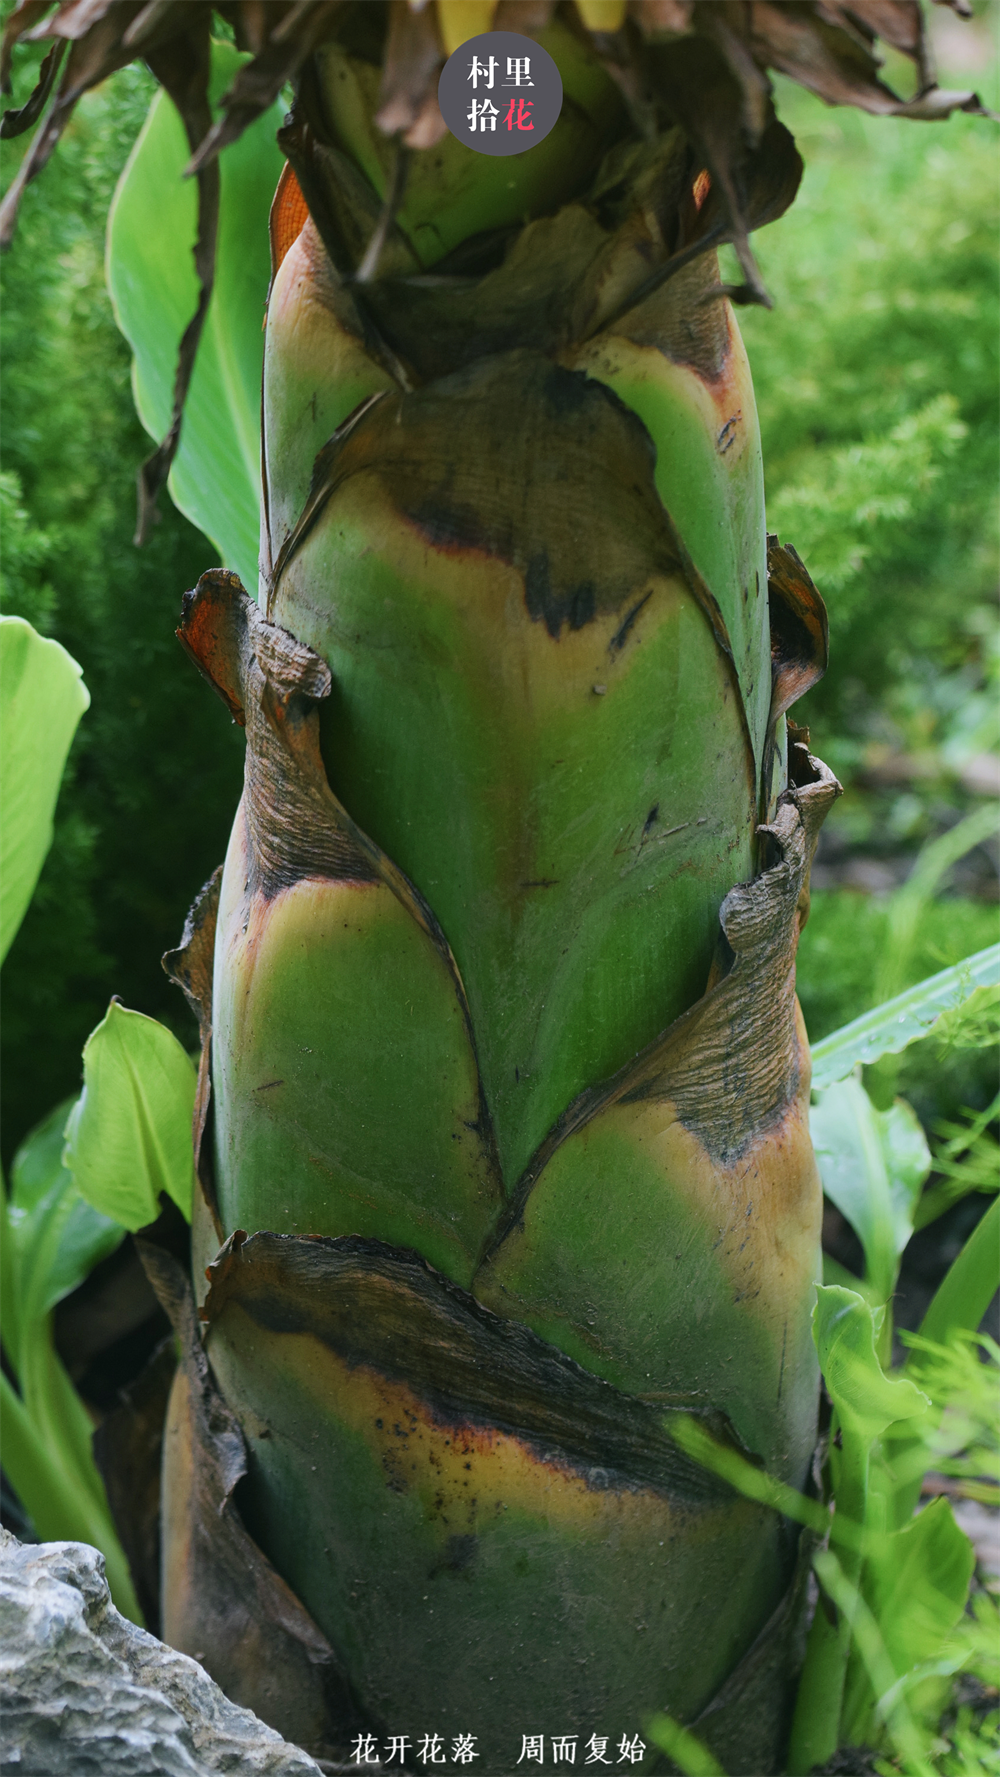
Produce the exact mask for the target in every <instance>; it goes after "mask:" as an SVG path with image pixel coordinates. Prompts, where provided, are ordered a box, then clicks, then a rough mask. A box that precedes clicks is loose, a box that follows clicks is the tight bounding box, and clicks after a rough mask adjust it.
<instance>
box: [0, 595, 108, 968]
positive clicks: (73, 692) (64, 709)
mask: <svg viewBox="0 0 1000 1777" xmlns="http://www.w3.org/2000/svg"><path fill="white" fill-rule="evenodd" d="M89 703H90V694H89V692H88V690H87V687H86V685H85V684H84V683H83V679H82V677H81V669H80V667H79V666H77V663H76V661H75V660H73V659H72V658H71V656H70V655H69V654H67V652H66V650H65V648H61V647H60V645H59V643H58V642H53V641H48V640H47V639H46V638H45V637H43V636H40V635H38V634H37V632H36V631H35V630H33V629H32V627H31V624H30V623H26V622H25V620H24V618H23V617H0V807H2V819H0V962H2V961H3V959H4V957H5V956H6V955H7V952H8V950H9V949H10V946H11V944H12V942H13V940H14V936H15V933H16V932H17V928H18V926H19V925H20V923H21V921H22V919H23V918H24V915H25V913H26V912H27V910H28V903H29V901H30V900H31V897H32V895H33V894H34V891H35V884H36V882H37V881H38V875H39V871H40V870H41V868H42V865H43V863H44V862H45V855H46V853H47V851H48V849H49V846H50V845H51V844H52V816H53V812H54V810H55V806H56V797H57V796H58V794H59V784H60V781H61V779H62V774H63V766H64V765H65V763H66V754H67V753H68V752H69V746H70V741H71V740H72V739H73V735H74V734H75V732H76V725H77V723H78V722H79V720H80V717H81V716H82V715H83V712H84V710H85V709H86V708H87V706H88V704H89Z"/></svg>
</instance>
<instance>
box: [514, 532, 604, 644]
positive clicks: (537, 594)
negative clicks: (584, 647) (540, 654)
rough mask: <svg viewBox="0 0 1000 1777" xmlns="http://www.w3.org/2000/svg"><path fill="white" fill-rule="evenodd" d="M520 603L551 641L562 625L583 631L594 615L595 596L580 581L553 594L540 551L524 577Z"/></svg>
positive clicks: (590, 585) (587, 584)
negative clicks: (543, 625) (525, 607)
mask: <svg viewBox="0 0 1000 1777" xmlns="http://www.w3.org/2000/svg"><path fill="white" fill-rule="evenodd" d="M524 602H525V604H526V605H527V607H528V615H529V616H530V617H531V619H532V621H533V622H534V623H539V622H544V624H545V627H546V629H547V630H548V632H549V635H550V636H551V637H552V639H553V641H556V642H557V641H558V640H559V636H560V634H561V632H562V627H563V624H564V623H568V624H569V627H570V629H583V627H584V625H585V624H587V623H593V621H594V617H595V616H596V614H597V594H596V591H595V588H594V582H593V581H592V580H584V581H581V582H580V583H579V584H578V585H576V586H571V587H569V588H567V590H566V591H564V592H553V590H552V576H551V573H550V571H549V558H548V555H547V553H546V552H545V551H544V550H540V551H539V552H538V554H536V555H533V556H532V557H531V560H530V561H529V563H528V565H527V568H526V569H525V573H524Z"/></svg>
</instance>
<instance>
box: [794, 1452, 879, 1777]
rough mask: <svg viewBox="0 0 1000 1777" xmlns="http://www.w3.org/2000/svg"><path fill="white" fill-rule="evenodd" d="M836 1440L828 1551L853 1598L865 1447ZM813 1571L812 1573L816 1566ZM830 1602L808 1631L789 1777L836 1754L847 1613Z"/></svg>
mask: <svg viewBox="0 0 1000 1777" xmlns="http://www.w3.org/2000/svg"><path fill="white" fill-rule="evenodd" d="M842 1437H843V1448H842V1450H841V1451H840V1463H839V1475H838V1479H837V1488H836V1500H837V1505H836V1510H835V1512H834V1515H833V1523H832V1526H831V1529H830V1547H831V1549H833V1550H834V1551H835V1552H836V1556H837V1565H838V1571H839V1572H841V1573H843V1575H844V1577H845V1579H846V1580H847V1583H848V1584H849V1585H850V1586H851V1588H852V1589H853V1591H854V1592H856V1591H857V1588H858V1583H859V1581H860V1578H861V1567H862V1562H863V1559H864V1557H863V1553H862V1544H861V1538H860V1536H859V1534H858V1532H859V1530H860V1529H861V1528H862V1527H863V1526H864V1522H865V1512H866V1507H867V1503H868V1466H869V1455H870V1449H871V1446H870V1444H868V1443H864V1442H862V1441H861V1440H860V1439H859V1438H858V1437H857V1435H856V1434H855V1435H852V1434H851V1433H850V1432H848V1431H847V1430H844V1431H843V1433H842ZM816 1565H817V1568H818V1562H817V1564H816ZM833 1602H834V1605H835V1608H836V1616H835V1619H834V1620H833V1621H832V1622H831V1620H830V1618H829V1616H828V1615H827V1612H826V1609H825V1607H824V1603H823V1599H822V1597H821V1598H820V1599H819V1600H818V1601H817V1604H816V1614H815V1616H814V1617H813V1620H812V1626H811V1628H810V1630H809V1639H808V1642H807V1644H806V1658H805V1664H804V1666H803V1668H802V1677H801V1679H800V1681H799V1689H798V1695H797V1697H796V1699H795V1715H794V1717H793V1720H792V1732H791V1739H790V1742H789V1748H788V1770H789V1772H790V1774H791V1777H805V1773H807V1772H808V1771H811V1770H812V1769H813V1766H814V1765H825V1764H826V1762H827V1760H828V1759H830V1758H832V1757H833V1754H834V1753H835V1752H836V1750H837V1743H838V1739H839V1734H840V1716H841V1710H842V1708H843V1701H844V1681H845V1678H846V1676H847V1660H848V1655H849V1654H850V1651H851V1624H852V1613H851V1612H850V1611H846V1610H843V1609H840V1608H839V1607H837V1606H836V1600H834V1601H833Z"/></svg>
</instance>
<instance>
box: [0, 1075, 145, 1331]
mask: <svg viewBox="0 0 1000 1777" xmlns="http://www.w3.org/2000/svg"><path fill="white" fill-rule="evenodd" d="M72 1104H73V1100H72V1099H67V1100H66V1102H65V1103H64V1104H61V1105H57V1106H56V1108H55V1110H54V1111H50V1112H49V1115H48V1116H47V1117H46V1118H45V1119H44V1121H43V1122H41V1123H39V1125H38V1127H37V1128H36V1129H34V1130H32V1132H31V1134H30V1135H29V1136H28V1137H27V1139H26V1140H25V1142H24V1143H23V1145H22V1147H21V1148H19V1149H18V1152H17V1154H16V1155H15V1156H14V1164H13V1167H12V1170H11V1192H10V1203H9V1210H8V1226H7V1231H6V1235H5V1238H7V1239H8V1240H9V1241H10V1244H11V1248H12V1253H13V1272H14V1277H13V1291H14V1299H15V1302H16V1304H17V1317H18V1321H19V1323H20V1330H23V1328H24V1327H25V1326H26V1325H28V1324H30V1323H31V1322H33V1321H35V1320H40V1319H43V1318H44V1317H45V1316H46V1315H47V1314H49V1313H50V1312H51V1310H52V1309H53V1308H54V1307H55V1306H56V1303H57V1302H61V1301H62V1300H63V1297H64V1296H68V1295H70V1294H71V1292H72V1291H73V1290H75V1289H76V1288H78V1286H79V1285H80V1284H81V1283H83V1281H84V1279H85V1278H86V1277H89V1275H90V1273H91V1271H92V1270H93V1269H94V1266H95V1265H97V1264H99V1263H100V1261H101V1260H102V1259H106V1258H107V1257H108V1255H109V1253H113V1252H114V1251H115V1249H116V1247H118V1246H120V1244H121V1242H122V1240H123V1239H124V1236H125V1229H124V1228H123V1227H122V1226H121V1225H120V1223H118V1222H116V1221H113V1220H112V1219H111V1218H110V1217H109V1216H106V1215H102V1214H101V1212H100V1211H99V1210H97V1209H94V1208H93V1207H92V1206H91V1204H89V1203H86V1202H84V1199H83V1198H82V1197H81V1195H80V1193H79V1191H78V1189H77V1187H76V1185H75V1184H74V1182H73V1177H72V1174H71V1173H69V1172H67V1170H66V1168H65V1166H64V1165H63V1163H62V1147H63V1127H64V1125H65V1122H66V1116H67V1113H68V1112H69V1110H70V1109H71V1107H72Z"/></svg>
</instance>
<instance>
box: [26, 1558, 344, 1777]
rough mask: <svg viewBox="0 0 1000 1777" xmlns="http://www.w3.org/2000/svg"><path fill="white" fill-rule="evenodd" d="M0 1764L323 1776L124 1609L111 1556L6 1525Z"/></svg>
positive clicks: (174, 1774) (55, 1775)
mask: <svg viewBox="0 0 1000 1777" xmlns="http://www.w3.org/2000/svg"><path fill="white" fill-rule="evenodd" d="M0 1767H2V1768H3V1769H4V1770H5V1771H10V1772H12V1773H15V1772H16V1773H17V1774H18V1777H22V1774H23V1777H89V1773H93V1774H94V1777H209V1774H210V1773H211V1774H214V1773H216V1772H231V1773H234V1774H237V1773H238V1774H239V1777H320V1771H321V1767H320V1766H319V1765H317V1764H316V1763H315V1761H314V1760H313V1759H311V1758H310V1757H309V1756H308V1754H307V1753H305V1752H302V1751H301V1750H300V1749H299V1748H298V1747H297V1746H290V1745H289V1743H288V1741H287V1740H282V1739H281V1737H280V1735H278V1734H276V1733H274V1731H273V1730H272V1729H271V1728H267V1727H265V1726H264V1723H263V1722H261V1721H258V1719H257V1717H256V1716H255V1715H252V1714H251V1712H250V1710H249V1709H238V1708H237V1707H236V1705H235V1704H234V1703H230V1702H229V1700H228V1698H226V1697H224V1696H223V1694H222V1692H221V1691H220V1689H219V1687H218V1685H217V1684H214V1683H213V1681H212V1679H210V1678H209V1676H208V1674H207V1673H206V1672H203V1671H202V1669H201V1667H200V1666H199V1665H198V1664H197V1662H196V1661H194V1660H189V1659H188V1658H187V1657H186V1656H185V1655H184V1654H178V1653H175V1652H174V1650H173V1649H172V1648H169V1647H164V1645H163V1643H162V1642H161V1641H157V1640H156V1637H155V1636H153V1635H147V1634H146V1632H145V1630H144V1629H137V1628H136V1627H135V1625H134V1624H132V1623H130V1622H128V1621H127V1620H126V1618H125V1617H123V1616H121V1615H120V1614H119V1612H118V1611H117V1610H116V1609H115V1607H114V1605H113V1604H112V1602H111V1598H110V1594H109V1592H108V1588H107V1583H106V1581H105V1578H104V1557H103V1556H102V1555H100V1554H99V1553H98V1551H97V1550H96V1549H91V1548H88V1547H87V1546H86V1544H84V1543H41V1544H23V1545H22V1544H21V1543H19V1542H18V1541H17V1538H16V1537H13V1536H11V1535H10V1534H9V1533H8V1532H7V1531H4V1530H0Z"/></svg>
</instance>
